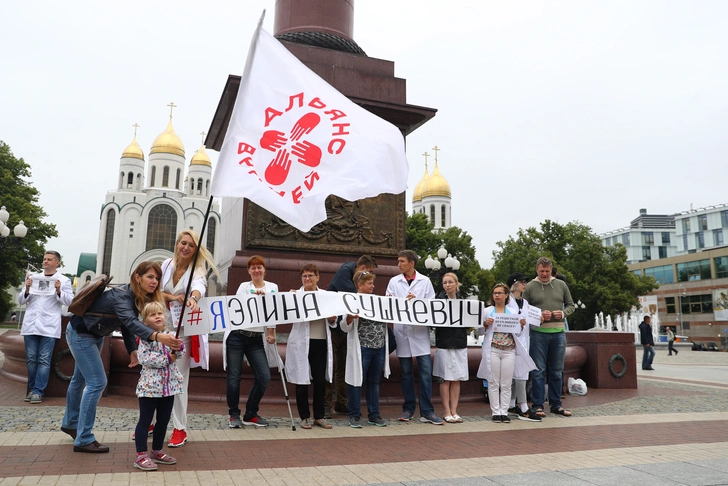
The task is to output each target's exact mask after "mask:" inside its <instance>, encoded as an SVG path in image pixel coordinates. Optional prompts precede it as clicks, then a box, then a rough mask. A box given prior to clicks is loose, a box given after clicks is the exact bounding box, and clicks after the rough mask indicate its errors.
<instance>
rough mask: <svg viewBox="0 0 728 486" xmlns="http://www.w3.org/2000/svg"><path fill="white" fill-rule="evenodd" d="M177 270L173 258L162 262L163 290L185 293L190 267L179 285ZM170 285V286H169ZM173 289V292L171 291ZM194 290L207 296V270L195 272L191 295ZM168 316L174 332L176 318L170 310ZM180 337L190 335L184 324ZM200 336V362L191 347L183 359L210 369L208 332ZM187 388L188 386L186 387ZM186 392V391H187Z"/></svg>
mask: <svg viewBox="0 0 728 486" xmlns="http://www.w3.org/2000/svg"><path fill="white" fill-rule="evenodd" d="M175 270H176V266H175V264H174V259H173V258H167V259H166V260H165V261H164V262H162V281H161V282H160V286H161V288H162V291H163V292H167V293H171V294H175V295H177V294H183V293H184V292H185V291H186V290H187V282H188V281H189V279H190V273H191V271H190V268H189V267H187V271H186V272H185V273H184V275H182V278H180V279H179V280H178V281H177V285H176V286H175V285H174V282H173V277H174V271H175ZM168 287H169V288H168ZM169 290H171V292H170V291H169ZM193 290H197V291H198V292H199V293H200V298H203V297H204V296H205V292H207V282H206V281H205V272H204V271H203V270H202V269H198V270H197V271H196V272H195V277H194V279H193V280H192V286H191V287H190V295H191V294H192V291H193ZM167 305H169V307H170V308H171V307H173V306H174V307H179V308H181V307H182V306H183V305H187V303H186V302H185V304H180V303H179V302H167ZM165 315H166V317H167V329H169V330H170V331H172V332H174V330H175V329H177V322H172V321H174V319H173V318H172V315H173V314H172V313H171V312H170V311H169V310H168V311H166V313H165ZM179 337H180V338H185V337H189V336H185V329H184V326H183V327H182V329H180V332H179ZM198 337H199V340H200V348H201V349H200V362H199V363H198V362H196V361H192V359H191V356H190V353H191V350H190V349H185V351H186V352H185V353H184V354H182V355H181V356H182V358H181V359H182V360H187V361H188V362H189V363H190V364H189V366H190V367H192V368H203V369H206V370H209V369H210V342H209V339H208V336H207V334H201V335H200V336H198ZM185 342H186V344H185V347H187V346H188V345H189V342H190V340H189V339H185ZM186 366H187V365H186V364H185V365H183V364H182V362H181V361H180V363H178V367H179V368H180V369H181V370H184V369H185V368H186ZM183 375H184V378H185V380H187V379H188V378H189V372H184V371H183ZM185 390H186V388H185ZM185 393H186V392H185Z"/></svg>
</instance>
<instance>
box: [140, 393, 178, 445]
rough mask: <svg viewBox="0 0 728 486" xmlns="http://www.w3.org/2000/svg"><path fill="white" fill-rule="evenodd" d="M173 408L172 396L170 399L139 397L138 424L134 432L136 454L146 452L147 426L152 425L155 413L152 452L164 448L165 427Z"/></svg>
mask: <svg viewBox="0 0 728 486" xmlns="http://www.w3.org/2000/svg"><path fill="white" fill-rule="evenodd" d="M172 407H174V395H172V396H170V397H159V398H157V397H154V398H146V397H139V422H137V426H136V430H135V431H134V433H135V435H134V442H135V444H136V450H137V452H146V451H147V439H148V438H149V426H150V425H151V424H152V419H153V418H154V412H155V411H156V412H157V423H156V424H154V432H152V450H153V451H161V450H162V448H163V447H164V436H165V435H166V434H167V425H168V424H169V419H170V417H171V416H172Z"/></svg>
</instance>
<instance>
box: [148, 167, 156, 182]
mask: <svg viewBox="0 0 728 486" xmlns="http://www.w3.org/2000/svg"><path fill="white" fill-rule="evenodd" d="M156 178H157V166H156V165H153V166H152V177H151V179H152V180H151V181H149V187H154V180H155V179H156Z"/></svg>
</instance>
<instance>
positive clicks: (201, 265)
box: [174, 229, 222, 279]
mask: <svg viewBox="0 0 728 486" xmlns="http://www.w3.org/2000/svg"><path fill="white" fill-rule="evenodd" d="M184 236H189V237H190V238H192V241H193V242H194V243H195V246H199V247H200V255H199V257H198V258H197V266H196V268H195V271H194V272H193V275H192V278H193V279H194V278H195V275H194V274H201V275H202V276H203V277H204V276H206V275H207V269H208V268H209V269H211V270H212V271H213V272H215V275H217V278H218V279H222V277H221V276H220V272H219V271H218V269H217V265H215V259H214V258H213V256H212V254H211V253H210V251H209V250H208V249H207V248H206V247H205V245H201V246H200V235H198V234H197V231H195V230H191V229H184V230H182V231H180V232H179V234H178V235H177V241H175V242H174V266H175V268H179V267H180V263H181V260H182V258H181V257H180V255H179V250H178V248H179V242H180V240H182V238H183V237H184ZM200 257H202V258H200Z"/></svg>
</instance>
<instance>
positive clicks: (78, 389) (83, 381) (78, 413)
mask: <svg viewBox="0 0 728 486" xmlns="http://www.w3.org/2000/svg"><path fill="white" fill-rule="evenodd" d="M66 341H67V342H68V348H69V349H70V350H71V354H72V355H73V359H74V360H75V361H76V365H75V367H74V368H73V378H71V383H70V384H69V385H68V392H66V413H65V414H64V415H63V426H64V427H66V428H68V429H76V440H75V441H73V444H74V445H77V446H85V445H88V444H90V443H92V442H93V441H95V440H96V437H94V434H93V433H92V432H91V429H93V427H94V423H95V422H96V406H97V405H98V404H99V400H101V394H102V393H103V392H104V388H106V371H104V363H103V361H101V346H102V345H103V344H104V338H102V337H97V336H94V335H92V334H86V333H77V332H76V331H75V330H74V329H73V328H72V327H71V325H70V324H69V325H68V326H67V327H66Z"/></svg>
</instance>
